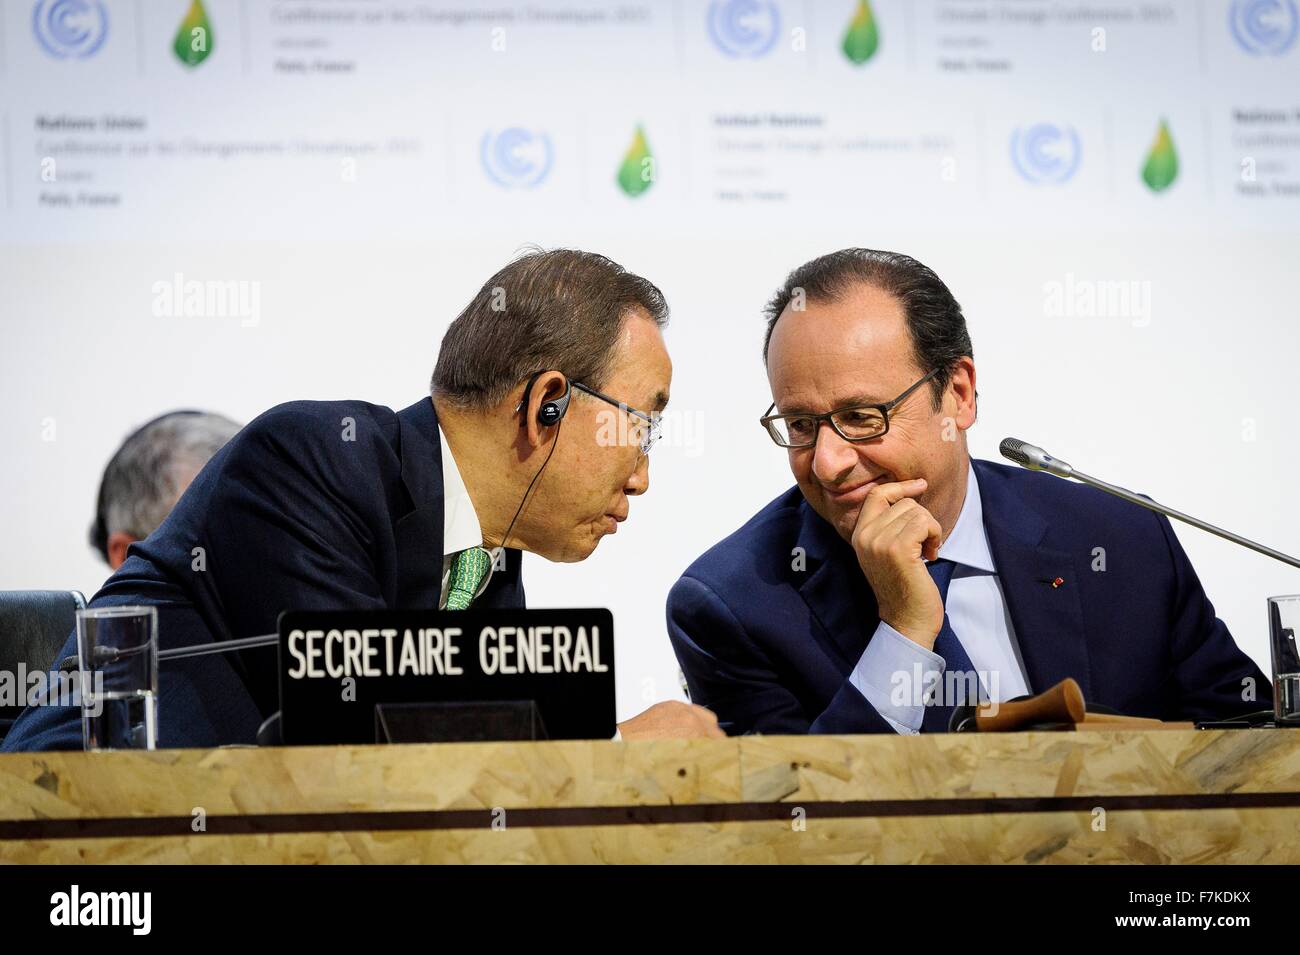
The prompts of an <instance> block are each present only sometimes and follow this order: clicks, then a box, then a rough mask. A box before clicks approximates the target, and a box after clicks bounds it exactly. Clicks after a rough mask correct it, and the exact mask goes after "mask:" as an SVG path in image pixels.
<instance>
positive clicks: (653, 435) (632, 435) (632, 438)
mask: <svg viewBox="0 0 1300 955" xmlns="http://www.w3.org/2000/svg"><path fill="white" fill-rule="evenodd" d="M572 384H573V387H574V388H577V389H578V390H579V391H585V392H586V393H587V394H589V395H591V396H592V397H593V398H599V399H600V400H601V401H605V402H608V403H609V404H611V405H614V406H615V407H616V408H618V409H619V410H621V411H625V412H627V413H628V414H630V415H634V416H636V417H638V418H640V419H642V420H643V421H645V422H646V423H645V424H644V425H634V426H633V429H631V430H629V432H628V433H627V434H626V435H617V436H616V437H615V440H614V441H612V442H611V443H615V444H631V443H633V442H635V443H636V444H637V445H638V446H639V447H640V448H641V453H642V454H649V453H650V449H651V448H653V447H654V446H655V442H656V441H658V440H659V433H660V427H659V415H651V414H646V412H644V411H638V410H637V409H636V408H633V407H632V406H631V405H629V404H626V403H624V402H622V401H619V400H618V399H617V398H611V397H610V396H609V395H606V394H602V393H601V392H599V391H597V390H596V389H595V388H588V387H587V386H586V385H584V384H583V383H582V382H580V381H574V382H572Z"/></svg>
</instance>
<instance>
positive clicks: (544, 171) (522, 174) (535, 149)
mask: <svg viewBox="0 0 1300 955" xmlns="http://www.w3.org/2000/svg"><path fill="white" fill-rule="evenodd" d="M554 158H555V152H554V150H553V149H552V148H551V139H550V137H549V136H547V135H546V134H545V133H544V132H540V131H535V130H531V129H524V128H523V127H522V126H511V127H509V128H508V129H503V130H501V131H500V132H492V131H491V130H489V131H488V132H486V133H484V134H483V139H482V140H481V141H480V142H479V160H480V162H481V163H482V164H483V172H484V174H486V175H487V177H488V178H489V179H491V180H492V181H493V182H494V183H496V184H497V185H498V186H500V187H502V188H503V189H532V188H534V187H536V186H539V185H541V183H542V182H543V181H544V180H545V179H546V177H547V175H548V174H549V173H550V171H551V164H552V162H553V161H554Z"/></svg>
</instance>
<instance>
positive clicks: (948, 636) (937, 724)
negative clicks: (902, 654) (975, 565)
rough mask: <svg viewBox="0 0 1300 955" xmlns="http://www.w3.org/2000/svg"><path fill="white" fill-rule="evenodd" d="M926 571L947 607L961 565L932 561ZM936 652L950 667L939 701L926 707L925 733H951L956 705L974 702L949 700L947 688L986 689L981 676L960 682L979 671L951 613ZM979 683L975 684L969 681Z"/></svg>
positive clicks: (938, 638) (923, 730)
mask: <svg viewBox="0 0 1300 955" xmlns="http://www.w3.org/2000/svg"><path fill="white" fill-rule="evenodd" d="M926 569H927V570H928V571H929V572H930V576H931V577H933V578H934V583H935V585H936V586H937V587H938V588H939V599H940V600H942V601H943V603H944V606H945V607H947V605H948V585H949V584H950V583H952V573H953V571H954V570H956V569H957V565H956V564H954V563H953V562H952V561H950V560H947V559H946V558H939V559H938V560H932V561H930V563H929V564H928V565H926ZM934 652H935V653H937V654H938V655H939V656H941V657H943V662H944V663H945V664H946V666H945V668H944V676H943V679H942V680H941V681H940V683H939V685H938V687H937V688H936V691H937V692H938V693H939V695H940V699H939V702H937V703H936V704H935V705H933V706H927V707H926V708H925V716H924V718H923V719H922V720H921V732H922V733H946V732H948V721H949V720H950V719H951V718H952V711H953V710H954V709H956V704H959V703H964V702H970V703H974V702H975V701H974V700H969V701H967V700H953V699H947V698H946V695H945V694H944V689H945V688H946V687H954V688H955V689H956V690H957V692H964V691H965V689H966V688H967V687H969V686H972V685H973V686H977V687H979V690H978V692H979V695H980V696H983V695H984V688H983V686H982V685H981V684H980V683H979V682H978V674H976V676H975V677H963V678H961V679H958V678H957V677H956V676H955V674H957V673H969V672H970V671H973V670H974V669H975V664H973V663H971V659H970V657H969V656H968V655H967V653H966V649H965V648H964V647H963V646H962V645H961V641H960V640H958V639H957V634H955V633H953V630H952V624H950V623H949V622H948V612H947V610H945V611H944V614H943V629H941V630H940V631H939V636H938V637H936V638H935V641H934ZM971 680H973V681H975V682H974V683H972V682H968V681H971Z"/></svg>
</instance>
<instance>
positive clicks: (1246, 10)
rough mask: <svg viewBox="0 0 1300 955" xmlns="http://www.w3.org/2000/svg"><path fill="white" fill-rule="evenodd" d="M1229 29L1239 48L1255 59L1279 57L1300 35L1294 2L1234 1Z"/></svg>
mask: <svg viewBox="0 0 1300 955" xmlns="http://www.w3.org/2000/svg"><path fill="white" fill-rule="evenodd" d="M1228 26H1229V27H1230V28H1231V30H1232V37H1233V39H1234V40H1236V41H1237V45H1238V46H1239V47H1241V48H1242V49H1243V50H1245V51H1246V52H1247V53H1250V54H1252V55H1254V56H1280V55H1281V54H1283V53H1285V52H1286V51H1287V50H1289V49H1291V47H1292V45H1294V43H1295V40H1296V33H1297V31H1300V14H1298V13H1297V12H1296V5H1295V0H1233V3H1232V7H1231V9H1229V11H1228Z"/></svg>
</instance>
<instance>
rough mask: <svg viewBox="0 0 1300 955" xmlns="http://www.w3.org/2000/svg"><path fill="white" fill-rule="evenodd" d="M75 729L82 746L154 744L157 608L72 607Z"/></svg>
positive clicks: (156, 733)
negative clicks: (77, 674) (77, 698)
mask: <svg viewBox="0 0 1300 955" xmlns="http://www.w3.org/2000/svg"><path fill="white" fill-rule="evenodd" d="M77 656H78V658H79V660H80V664H81V732H82V737H83V738H84V740H85V745H86V749H88V750H90V749H155V748H156V747H157V745H158V703H157V695H158V610H157V608H155V607H88V608H86V609H85V610H78V611H77Z"/></svg>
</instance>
